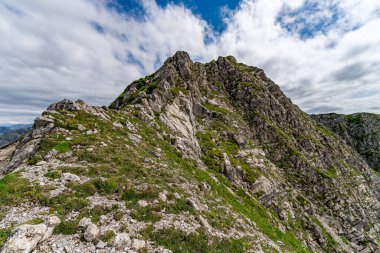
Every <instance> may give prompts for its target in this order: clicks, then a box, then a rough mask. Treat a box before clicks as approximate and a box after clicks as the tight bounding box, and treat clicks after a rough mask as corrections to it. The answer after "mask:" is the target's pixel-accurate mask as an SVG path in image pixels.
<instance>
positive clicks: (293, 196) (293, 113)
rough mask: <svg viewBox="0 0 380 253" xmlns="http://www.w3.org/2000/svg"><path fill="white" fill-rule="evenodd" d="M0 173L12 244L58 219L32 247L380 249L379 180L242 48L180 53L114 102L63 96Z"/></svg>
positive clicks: (0, 203) (3, 226) (1, 206)
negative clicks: (44, 221) (204, 55)
mask: <svg viewBox="0 0 380 253" xmlns="http://www.w3.org/2000/svg"><path fill="white" fill-rule="evenodd" d="M41 121H42V122H43V123H41ZM0 171H1V172H2V174H3V175H4V176H3V179H1V181H0V186H1V187H0V197H1V198H0V199H1V200H0V211H1V213H4V214H5V215H4V216H3V217H1V216H0V219H1V221H0V232H1V233H0V235H5V236H3V237H0V242H1V240H3V242H4V243H5V244H4V246H3V249H2V250H3V251H4V249H6V248H7V247H9V243H10V238H12V237H9V238H8V239H6V238H7V235H8V234H10V233H11V231H12V230H13V231H17V229H18V228H19V227H20V226H23V225H21V224H23V223H25V222H28V221H29V222H30V220H33V219H36V218H39V219H41V218H46V217H48V216H47V213H49V215H57V216H58V217H59V219H60V220H61V223H60V224H59V225H58V226H56V228H55V229H54V233H53V234H52V235H51V236H50V237H49V238H47V239H46V240H43V241H40V242H39V243H38V244H37V245H35V248H34V252H110V251H114V252H124V251H128V252H144V251H148V252H376V251H377V250H378V248H379V246H378V242H377V239H376V238H377V236H378V234H379V231H380V223H379V214H380V213H379V208H380V205H379V188H378V184H377V182H378V180H379V179H378V176H377V175H376V174H374V173H373V172H372V170H371V168H370V167H369V166H368V165H367V163H366V161H365V160H363V159H362V158H361V157H360V156H359V155H358V154H357V153H356V152H355V151H354V150H352V149H351V148H350V147H349V146H348V145H347V144H346V143H345V142H344V141H343V140H342V139H341V138H339V137H337V136H336V135H334V134H333V133H332V132H330V131H329V130H328V129H327V128H325V127H323V126H322V125H319V124H317V123H316V122H315V121H314V120H313V119H311V118H310V117H309V116H308V115H307V114H306V113H304V112H302V111H301V110H300V109H299V108H298V107H297V106H295V105H294V104H292V102H291V100H290V99H289V98H287V97H286V96H285V95H284V94H283V93H282V91H281V90H280V88H279V87H278V86H277V85H276V84H274V83H273V82H272V81H271V80H270V79H269V78H267V77H266V75H265V74H264V72H263V70H261V69H258V68H255V67H250V66H246V65H244V64H241V63H237V62H236V60H235V58H233V57H231V56H229V57H219V58H218V59H217V60H216V61H211V62H210V63H207V64H202V63H194V62H192V61H191V59H190V57H189V56H188V54H187V53H185V52H177V53H176V54H175V55H174V56H173V57H171V58H169V59H168V60H167V61H166V62H165V63H164V65H163V66H162V67H161V68H160V69H159V70H158V71H157V72H155V73H154V74H152V75H150V76H147V77H145V78H141V79H139V80H137V81H135V82H133V83H132V84H131V85H129V86H128V87H127V88H126V90H125V91H124V92H123V93H122V94H121V95H120V96H119V97H118V98H117V99H116V100H115V101H114V102H113V103H112V104H111V106H110V107H109V108H105V107H103V108H99V107H91V106H88V105H86V104H85V103H84V102H83V101H77V102H72V101H69V100H64V101H61V102H58V103H55V104H53V105H51V106H49V108H48V110H47V111H46V112H44V113H43V116H42V118H38V119H37V120H36V123H35V125H34V127H33V131H32V133H30V134H29V135H28V136H27V137H26V138H25V139H24V140H23V141H22V142H21V143H20V144H19V145H18V147H17V148H16V151H15V154H14V155H13V157H12V159H11V162H10V163H9V164H8V165H6V166H3V168H2V169H0ZM41 187H43V188H44V191H42V189H41ZM24 213H29V215H26V217H25V216H24ZM13 233H14V232H12V233H11V234H13ZM2 238H3V239H2ZM4 252H6V251H4ZM25 252H26V251H25Z"/></svg>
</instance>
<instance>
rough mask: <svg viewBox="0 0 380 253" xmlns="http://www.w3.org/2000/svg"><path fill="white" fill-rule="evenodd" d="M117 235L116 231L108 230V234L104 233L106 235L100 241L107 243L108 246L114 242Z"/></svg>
mask: <svg viewBox="0 0 380 253" xmlns="http://www.w3.org/2000/svg"><path fill="white" fill-rule="evenodd" d="M115 236H116V234H115V231H113V230H108V231H106V232H104V234H102V235H101V236H100V239H101V240H102V241H103V242H106V243H108V244H111V243H112V241H113V238H115Z"/></svg>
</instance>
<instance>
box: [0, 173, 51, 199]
mask: <svg viewBox="0 0 380 253" xmlns="http://www.w3.org/2000/svg"><path fill="white" fill-rule="evenodd" d="M46 201H47V194H46V193H45V192H44V189H42V187H41V186H40V185H39V184H37V183H34V182H30V181H29V180H28V179H26V178H22V177H21V176H20V175H19V174H18V173H10V174H8V175H6V176H5V177H4V178H2V179H0V206H14V205H17V204H19V203H22V202H29V203H35V204H43V203H45V202H46Z"/></svg>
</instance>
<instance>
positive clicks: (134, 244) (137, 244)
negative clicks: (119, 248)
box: [132, 239, 146, 251]
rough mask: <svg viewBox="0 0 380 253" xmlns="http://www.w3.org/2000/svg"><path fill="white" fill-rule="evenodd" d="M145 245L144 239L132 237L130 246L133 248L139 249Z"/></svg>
mask: <svg viewBox="0 0 380 253" xmlns="http://www.w3.org/2000/svg"><path fill="white" fill-rule="evenodd" d="M145 247H146V242H145V241H144V240H139V239H133V241H132V248H133V249H134V250H137V251H139V250H140V249H143V248H145Z"/></svg>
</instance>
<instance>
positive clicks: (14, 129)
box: [0, 124, 32, 147]
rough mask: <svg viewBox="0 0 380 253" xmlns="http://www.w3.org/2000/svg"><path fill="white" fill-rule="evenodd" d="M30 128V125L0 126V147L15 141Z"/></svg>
mask: <svg viewBox="0 0 380 253" xmlns="http://www.w3.org/2000/svg"><path fill="white" fill-rule="evenodd" d="M31 128H32V125H31V124H15V125H11V124H4V125H0V147H1V146H4V145H6V144H8V143H10V142H12V141H15V140H17V139H18V138H19V137H20V136H21V135H24V134H26V133H27V132H29V131H30V130H31Z"/></svg>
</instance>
